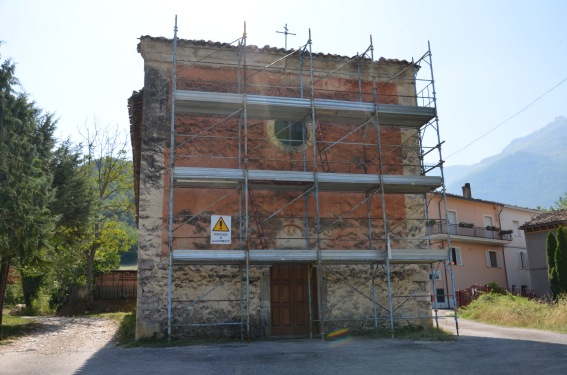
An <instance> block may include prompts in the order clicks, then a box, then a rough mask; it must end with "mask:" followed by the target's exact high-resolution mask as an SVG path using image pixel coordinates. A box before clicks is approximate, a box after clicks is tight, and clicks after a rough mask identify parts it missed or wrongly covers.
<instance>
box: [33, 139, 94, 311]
mask: <svg viewBox="0 0 567 375" xmlns="http://www.w3.org/2000/svg"><path fill="white" fill-rule="evenodd" d="M82 154H83V151H82V149H81V147H80V146H74V145H73V144H72V143H71V142H70V141H69V140H66V141H64V142H62V143H61V144H60V145H59V147H58V148H57V149H56V150H55V151H54V153H53V158H52V161H51V171H52V173H53V189H54V190H55V198H54V200H53V202H52V204H51V206H50V208H51V210H52V212H53V213H54V214H55V215H57V216H58V218H59V219H58V221H57V225H56V231H55V234H54V236H53V238H52V246H51V247H50V248H49V249H48V250H47V251H46V253H45V254H44V258H45V259H46V263H47V264H46V267H45V268H44V270H43V273H44V276H45V282H46V283H45V284H44V287H46V288H49V293H50V295H51V301H50V302H51V305H52V307H54V306H58V305H60V304H62V303H63V302H64V301H65V299H66V298H67V296H68V292H69V291H70V288H71V287H72V286H79V285H84V284H85V277H84V275H85V266H84V264H85V262H84V260H83V256H82V254H81V252H80V250H81V247H83V246H84V244H85V243H86V242H87V239H88V233H89V230H90V223H91V217H92V214H93V203H94V199H93V189H92V186H91V183H90V175H89V174H88V173H86V169H85V168H83V155H82Z"/></svg>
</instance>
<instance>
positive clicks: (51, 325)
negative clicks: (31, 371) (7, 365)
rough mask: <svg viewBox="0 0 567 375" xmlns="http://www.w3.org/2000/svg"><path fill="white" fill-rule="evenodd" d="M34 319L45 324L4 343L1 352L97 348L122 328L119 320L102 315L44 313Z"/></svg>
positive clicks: (41, 352)
mask: <svg viewBox="0 0 567 375" xmlns="http://www.w3.org/2000/svg"><path fill="white" fill-rule="evenodd" d="M33 319H34V320H37V321H39V322H40V323H41V326H39V327H38V328H37V330H35V331H34V332H33V334H31V335H29V336H25V337H22V338H20V339H17V340H14V341H11V342H9V343H7V344H6V345H0V356H3V355H7V354H10V353H28V352H34V353H36V354H46V355H50V354H59V353H63V352H96V351H97V350H100V349H102V348H103V347H105V346H106V345H109V344H110V343H111V342H112V339H113V337H114V335H115V333H116V330H117V329H118V324H117V323H116V322H115V321H113V320H107V319H102V318H90V317H71V318H69V317H41V316H40V317H34V318H33ZM0 358H1V357H0Z"/></svg>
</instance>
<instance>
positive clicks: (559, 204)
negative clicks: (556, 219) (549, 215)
mask: <svg viewBox="0 0 567 375" xmlns="http://www.w3.org/2000/svg"><path fill="white" fill-rule="evenodd" d="M551 209H552V210H566V209H567V193H565V194H564V195H563V196H562V197H559V199H558V200H556V201H555V204H554V205H553V206H552V207H551Z"/></svg>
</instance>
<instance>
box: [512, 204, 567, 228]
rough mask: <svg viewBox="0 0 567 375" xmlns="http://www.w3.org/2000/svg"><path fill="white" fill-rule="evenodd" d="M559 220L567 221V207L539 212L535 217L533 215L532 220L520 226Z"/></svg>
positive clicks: (531, 225)
mask: <svg viewBox="0 0 567 375" xmlns="http://www.w3.org/2000/svg"><path fill="white" fill-rule="evenodd" d="M561 222H567V209H565V210H557V211H550V212H544V213H542V214H539V215H537V216H536V217H534V218H533V219H532V220H530V221H528V222H527V223H525V224H524V225H522V228H525V227H533V226H537V225H543V224H553V223H561Z"/></svg>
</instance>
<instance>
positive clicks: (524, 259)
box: [518, 251, 528, 270]
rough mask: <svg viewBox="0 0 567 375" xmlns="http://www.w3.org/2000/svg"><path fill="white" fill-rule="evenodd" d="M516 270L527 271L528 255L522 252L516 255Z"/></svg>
mask: <svg viewBox="0 0 567 375" xmlns="http://www.w3.org/2000/svg"><path fill="white" fill-rule="evenodd" d="M518 268H519V269H521V270H527V269H528V253H526V252H523V251H522V252H519V253H518Z"/></svg>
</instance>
